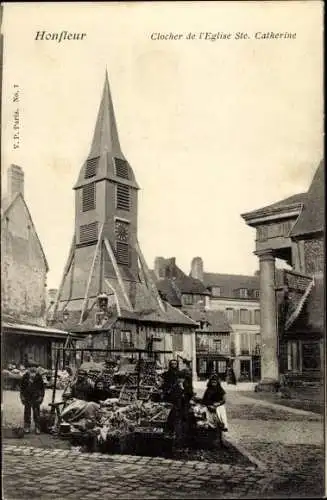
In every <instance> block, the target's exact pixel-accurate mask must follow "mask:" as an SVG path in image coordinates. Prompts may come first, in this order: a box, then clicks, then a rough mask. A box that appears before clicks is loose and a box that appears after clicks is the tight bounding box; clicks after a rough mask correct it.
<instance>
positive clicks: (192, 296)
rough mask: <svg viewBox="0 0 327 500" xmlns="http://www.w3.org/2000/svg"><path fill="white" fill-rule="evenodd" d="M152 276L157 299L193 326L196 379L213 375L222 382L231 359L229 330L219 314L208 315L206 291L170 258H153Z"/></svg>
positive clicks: (215, 312) (225, 320)
mask: <svg viewBox="0 0 327 500" xmlns="http://www.w3.org/2000/svg"><path fill="white" fill-rule="evenodd" d="M153 276H154V279H155V281H156V286H157V288H158V290H159V292H160V294H161V296H162V297H164V298H165V300H167V301H168V302H169V303H170V304H171V305H173V306H174V307H176V308H179V309H180V310H181V311H183V312H184V313H185V314H186V315H187V316H189V317H190V318H192V319H193V320H194V321H195V322H196V323H197V330H196V369H197V375H198V376H199V377H200V378H204V379H206V378H208V376H209V375H210V373H212V372H213V371H215V372H216V373H219V375H220V376H221V378H225V375H226V370H227V365H228V363H229V362H230V356H231V343H230V331H231V327H230V325H229V323H228V321H227V319H226V317H225V315H224V313H223V312H221V311H208V304H209V300H210V292H209V290H208V289H207V288H206V287H205V286H204V284H203V283H202V281H200V280H199V279H197V278H193V277H192V276H188V275H187V274H185V273H184V272H183V271H182V270H181V269H180V268H179V267H178V266H177V264H176V259H175V258H174V257H173V258H169V259H165V258H163V257H157V258H156V259H155V263H154V271H153Z"/></svg>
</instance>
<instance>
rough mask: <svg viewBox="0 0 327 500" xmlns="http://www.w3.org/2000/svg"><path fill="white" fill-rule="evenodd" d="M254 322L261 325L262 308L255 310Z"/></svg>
mask: <svg viewBox="0 0 327 500" xmlns="http://www.w3.org/2000/svg"><path fill="white" fill-rule="evenodd" d="M254 323H255V324H256V325H260V309H256V310H255V311H254Z"/></svg>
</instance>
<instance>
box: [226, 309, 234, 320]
mask: <svg viewBox="0 0 327 500" xmlns="http://www.w3.org/2000/svg"><path fill="white" fill-rule="evenodd" d="M225 313H226V317H227V321H229V322H230V323H233V319H234V309H232V308H231V307H227V309H226V310H225Z"/></svg>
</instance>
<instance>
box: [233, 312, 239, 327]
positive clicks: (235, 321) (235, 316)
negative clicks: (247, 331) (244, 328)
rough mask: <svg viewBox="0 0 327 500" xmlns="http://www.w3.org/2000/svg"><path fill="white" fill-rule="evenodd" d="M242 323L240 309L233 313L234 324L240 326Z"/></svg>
mask: <svg viewBox="0 0 327 500" xmlns="http://www.w3.org/2000/svg"><path fill="white" fill-rule="evenodd" d="M239 322H240V311H239V309H234V311H233V323H235V325H238V324H239Z"/></svg>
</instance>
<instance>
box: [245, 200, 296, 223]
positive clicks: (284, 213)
mask: <svg viewBox="0 0 327 500" xmlns="http://www.w3.org/2000/svg"><path fill="white" fill-rule="evenodd" d="M302 208H303V203H302V202H296V203H290V204H288V205H283V206H281V207H274V208H269V207H266V208H260V209H259V210H253V211H252V212H247V213H243V214H241V217H242V219H243V220H245V222H246V223H247V224H248V225H249V226H251V225H255V224H258V223H259V222H266V221H268V220H275V219H280V218H289V217H294V216H296V215H299V214H300V212H301V210H302Z"/></svg>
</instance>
